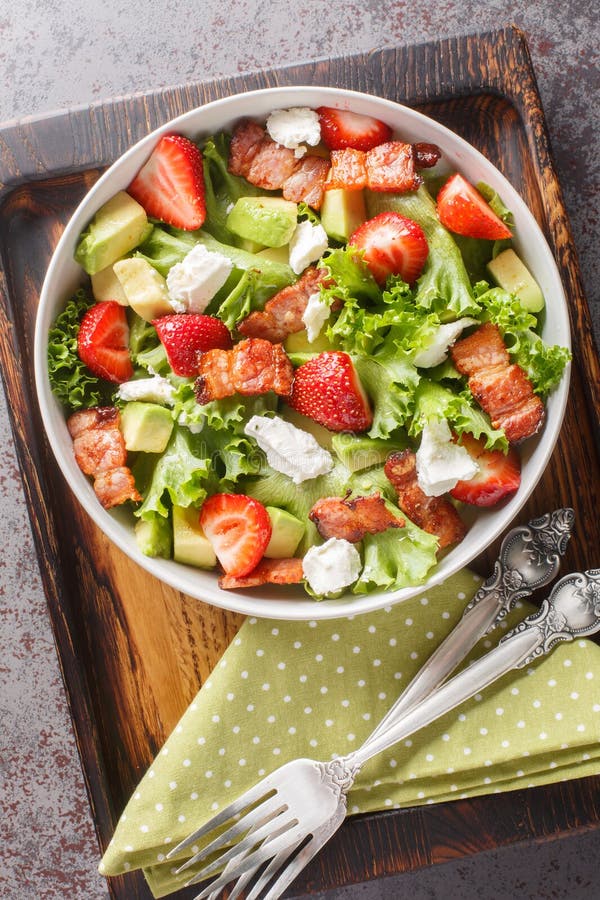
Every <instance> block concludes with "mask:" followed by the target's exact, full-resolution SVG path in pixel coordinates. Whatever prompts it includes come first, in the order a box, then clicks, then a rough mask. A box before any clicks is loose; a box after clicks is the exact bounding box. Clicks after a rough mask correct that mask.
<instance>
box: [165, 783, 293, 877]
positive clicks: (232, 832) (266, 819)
mask: <svg viewBox="0 0 600 900" xmlns="http://www.w3.org/2000/svg"><path fill="white" fill-rule="evenodd" d="M286 809H287V806H286V805H285V804H282V803H281V800H279V801H278V797H277V794H273V796H272V797H269V798H267V799H265V800H264V801H263V803H261V804H260V805H259V806H255V807H254V808H253V809H252V810H250V812H248V813H246V815H245V816H242V818H241V819H239V820H238V821H237V822H234V823H233V825H231V826H230V827H229V828H228V829H227V830H226V831H224V832H223V833H222V834H220V835H218V836H217V837H216V838H214V840H212V841H211V842H210V843H209V844H207V845H206V846H205V847H202V849H201V850H199V851H198V852H197V853H196V854H195V855H194V856H192V857H190V859H187V860H186V861H185V862H184V863H183V864H182V865H181V866H179V868H178V869H177V874H178V875H179V873H180V872H185V870H186V869H190V868H191V867H192V866H195V865H197V864H198V863H199V862H202V860H203V859H206V857H207V856H210V855H211V854H212V853H214V852H215V851H216V850H219V849H220V848H221V847H225V846H227V845H228V844H231V843H232V842H233V841H234V840H235V838H238V837H240V836H244V837H245V836H246V835H247V836H248V837H250V836H251V835H252V834H254V832H255V831H256V830H257V829H258V828H259V827H261V826H262V825H265V824H268V823H270V822H273V821H275V819H276V818H277V816H279V815H281V813H283V812H285V810H286ZM242 844H243V842H242V841H238V843H237V844H236V846H235V849H236V850H238V852H241V846H242Z"/></svg>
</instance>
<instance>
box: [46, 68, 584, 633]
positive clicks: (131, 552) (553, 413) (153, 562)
mask: <svg viewBox="0 0 600 900" xmlns="http://www.w3.org/2000/svg"><path fill="white" fill-rule="evenodd" d="M240 104H241V105H242V107H243V108H244V109H243V111H240V110H239V106H240ZM322 105H331V106H337V107H339V108H351V109H352V110H353V111H355V112H359V113H365V114H367V115H376V116H377V117H378V118H383V119H385V120H387V121H388V122H390V124H392V126H393V128H394V130H401V131H402V134H403V136H405V135H406V136H407V137H408V138H409V139H410V135H409V134H408V133H409V132H410V131H411V130H413V128H414V133H415V137H414V138H413V140H416V139H417V137H416V136H417V135H421V137H420V138H419V139H420V140H424V139H425V138H424V136H423V133H424V132H425V133H426V135H427V139H428V140H429V141H430V142H432V143H438V144H440V146H441V147H442V150H443V153H444V158H445V159H446V160H448V159H450V160H452V162H451V165H450V168H452V169H458V170H463V171H464V173H465V175H467V176H469V177H470V180H472V181H481V180H483V181H486V182H487V183H488V184H490V185H491V186H492V187H493V188H494V189H495V190H497V191H498V193H499V194H500V195H501V196H502V198H503V200H504V202H505V203H507V205H508V206H509V208H510V209H511V211H512V212H513V213H514V215H515V219H516V220H517V221H518V222H519V223H520V226H519V234H518V235H517V237H516V240H515V244H516V246H517V248H518V247H519V244H521V243H526V244H527V243H530V242H531V241H533V242H534V243H535V244H536V261H535V265H532V264H531V261H530V260H527V261H528V264H529V266H530V268H532V269H533V271H534V275H535V276H536V278H537V280H538V281H540V282H541V283H542V290H543V291H544V294H545V296H546V298H548V297H554V296H556V305H555V304H554V303H552V315H553V317H555V321H554V322H553V323H552V324H553V326H554V329H553V330H554V331H556V332H557V338H556V340H557V342H558V341H560V343H561V344H562V345H563V346H565V347H568V348H570V328H569V318H568V312H567V305H566V299H565V294H564V289H563V285H562V281H561V278H560V274H559V271H558V267H557V265H556V262H555V259H554V257H553V255H552V252H551V250H550V247H549V246H548V244H547V242H546V239H545V237H544V235H543V233H542V231H541V229H540V227H539V225H538V223H537V222H536V220H535V218H534V216H533V214H532V213H531V211H530V210H529V208H528V207H527V205H526V204H525V202H524V201H523V199H522V198H521V196H520V195H519V193H518V192H517V190H516V189H515V188H514V187H513V186H512V185H511V184H510V182H509V181H508V180H507V179H506V178H505V176H504V175H502V173H501V172H500V171H499V170H498V169H497V168H496V167H495V166H494V165H493V164H492V163H491V162H490V161H489V160H488V159H486V157H485V156H483V155H482V154H481V153H480V152H479V151H478V150H476V149H475V147H473V146H472V145H471V144H469V143H468V142H467V141H465V140H464V139H463V138H461V137H460V136H459V135H457V134H455V133H454V132H452V131H451V130H449V129H448V128H446V127H445V126H443V125H440V124H439V123H438V122H436V121H435V120H434V119H430V118H429V117H427V116H425V115H423V114H422V113H420V112H418V111H417V110H414V109H411V108H410V107H407V106H404V105H402V104H401V103H396V102H395V101H392V100H387V99H386V98H383V97H377V96H375V95H371V94H366V93H363V92H359V91H351V90H346V89H338V88H333V87H315V86H303V85H295V86H290V87H275V88H264V89H260V90H256V91H249V92H247V93H245V94H233V95H231V96H229V97H224V98H222V99H220V100H214V101H212V102H210V103H207V104H205V105H204V106H200V107H196V108H195V109H193V110H189V111H188V112H186V113H183V114H182V115H180V116H177V117H176V118H174V119H171V120H169V121H168V122H166V123H165V124H164V125H161V126H160V127H159V128H157V129H155V130H153V131H152V132H150V133H149V134H148V135H146V136H145V137H144V138H142V139H141V140H139V141H137V142H136V143H135V144H134V145H133V146H132V147H130V148H129V149H128V150H127V151H126V152H125V153H124V154H122V156H120V157H119V158H118V159H117V160H116V161H115V162H114V163H113V164H112V165H111V166H110V167H109V168H108V169H107V170H106V172H105V173H104V174H103V175H102V176H101V177H100V178H99V179H98V181H97V182H96V184H95V185H94V186H93V187H92V188H91V190H90V191H89V192H88V193H87V194H86V196H85V197H84V198H83V200H82V201H81V203H80V204H79V206H78V207H77V208H76V210H75V211H74V213H73V215H72V217H71V219H70V220H69V223H68V224H67V226H66V228H65V230H64V232H63V234H62V236H61V238H60V240H59V242H58V244H57V246H56V249H55V250H54V253H53V255H52V259H51V261H50V264H49V266H48V271H47V273H46V277H45V279H44V283H43V286H42V291H41V295H40V303H39V308H38V314H37V318H36V328H35V342H34V369H35V381H36V389H37V396H38V403H39V406H40V411H41V415H42V421H43V424H44V427H45V429H46V434H47V437H48V441H49V443H50V446H51V449H52V451H53V453H54V456H55V458H56V460H57V463H58V465H59V467H60V469H61V471H62V473H63V475H64V477H65V479H66V481H67V484H68V485H69V486H70V487H71V490H73V492H74V493H75V495H76V497H77V499H78V501H79V502H80V503H81V505H82V506H83V507H84V509H85V510H86V512H87V513H88V514H89V515H90V517H91V518H92V520H93V521H94V522H95V523H96V524H97V525H98V527H99V528H100V529H101V530H102V531H103V532H104V533H105V534H106V535H107V537H108V538H109V539H110V540H111V541H113V543H115V544H116V545H117V546H118V547H119V548H120V549H121V550H122V551H123V552H124V553H125V554H126V555H127V556H128V557H130V558H131V559H132V560H133V561H134V562H136V563H137V564H138V565H140V566H141V567H142V568H143V569H145V570H146V571H147V572H148V573H149V574H151V575H153V576H155V577H156V578H158V579H159V580H160V581H162V582H164V583H166V584H168V585H169V586H170V587H172V588H174V589H176V590H179V591H182V592H183V593H184V594H187V595H189V596H191V597H193V598H195V599H198V600H202V601H204V602H208V603H212V604H213V605H215V606H217V607H221V608H224V609H229V610H232V611H234V612H239V613H243V614H246V615H250V616H256V617H261V618H277V619H288V620H303V621H310V620H316V619H331V618H343V617H347V616H353V615H362V614H364V613H368V612H373V611H374V610H376V609H382V608H386V607H391V606H392V605H394V604H396V603H399V602H401V601H402V600H407V599H409V598H410V597H414V596H416V595H418V594H422V593H424V592H426V591H427V590H429V589H430V588H432V587H435V586H437V585H439V584H441V583H443V582H444V581H445V580H446V579H448V578H450V577H451V576H452V575H454V574H456V573H457V572H458V571H460V570H461V569H463V568H465V567H466V566H468V565H469V563H470V562H472V560H473V559H474V558H475V557H476V556H477V555H479V554H480V553H481V552H482V551H483V550H484V549H485V548H486V547H487V546H488V545H489V544H491V543H492V542H493V541H494V540H495V539H496V538H497V537H498V536H499V535H500V534H501V533H502V532H503V531H505V530H506V529H508V527H509V526H510V525H511V523H512V522H513V521H514V519H515V517H516V516H517V514H518V512H519V510H520V509H521V508H522V506H523V505H524V503H525V502H526V501H527V499H528V498H529V496H530V494H531V493H532V491H533V490H534V488H535V486H536V485H537V483H538V481H539V478H540V477H541V475H542V473H543V471H544V469H545V468H546V465H547V463H548V460H549V459H550V456H551V455H552V452H553V450H554V447H555V444H556V441H557V439H558V435H559V433H560V428H561V425H562V420H563V418H564V413H565V408H566V403H567V398H568V390H569V381H570V366H569V365H568V366H567V368H566V371H565V373H564V375H563V378H562V380H561V383H560V384H559V385H558V387H557V388H556V389H555V391H554V392H553V393H552V395H551V396H550V397H549V399H548V401H547V404H546V422H545V426H544V428H543V430H542V432H541V434H540V436H539V437H536V438H532V439H531V441H530V442H529V444H528V445H526V454H527V456H526V459H525V461H524V466H523V468H524V470H526V472H525V474H526V475H528V479H527V484H526V485H523V483H522V485H521V488H520V489H519V491H518V492H517V494H516V495H515V497H513V498H512V499H511V500H510V501H509V502H508V503H507V504H506V505H505V506H503V507H502V509H500V510H492V511H483V512H481V513H480V514H479V515H478V518H477V523H476V526H475V527H476V528H478V530H481V531H482V534H481V535H480V537H479V539H478V540H477V542H476V547H475V549H469V546H470V545H471V544H472V541H469V535H467V537H466V538H465V539H464V540H463V542H462V543H461V544H459V545H458V547H456V548H455V549H453V550H452V551H451V552H450V553H449V554H448V555H447V556H445V557H444V558H443V559H442V560H441V561H440V562H439V563H438V564H437V566H436V568H435V570H434V572H433V573H432V575H431V576H430V577H429V578H428V579H427V581H426V582H425V583H424V584H422V585H418V586H415V587H409V588H402V589H400V590H397V591H388V592H376V593H371V594H361V595H352V594H350V595H345V596H344V597H342V598H340V599H338V600H321V601H315V600H313V599H311V598H309V597H306V598H299V597H297V596H289V595H282V593H281V591H278V590H277V589H275V590H274V589H273V588H270V587H267V586H265V589H263V590H262V591H261V595H260V596H258V595H257V594H256V593H254V594H253V593H252V592H249V593H245V592H241V591H240V592H238V591H223V590H221V589H220V588H219V587H218V585H217V581H216V577H215V574H214V573H213V572H211V571H206V570H201V569H196V568H194V567H191V566H185V565H183V564H181V563H176V562H174V561H173V560H164V559H154V558H151V557H147V556H144V554H142V553H141V551H140V550H139V549H138V548H137V545H136V543H135V538H134V536H133V529H132V527H131V524H127V525H126V524H125V523H124V522H122V521H121V520H120V518H119V511H118V510H117V511H116V512H112V513H109V512H108V511H106V510H104V509H103V508H102V507H101V506H100V504H99V502H98V500H97V498H96V495H95V494H94V491H93V488H92V486H91V484H90V482H89V480H88V479H87V478H86V476H85V475H83V474H82V473H81V471H80V470H79V468H78V467H77V465H76V463H75V460H74V457H73V453H72V447H71V439H70V437H69V436H68V432H67V429H66V425H65V416H64V411H63V409H62V407H61V405H60V404H59V402H58V401H57V400H56V398H55V397H54V395H53V394H52V391H51V389H50V383H49V378H48V370H47V337H48V330H49V327H50V326H51V324H52V322H53V321H54V319H55V317H56V315H57V313H58V310H59V309H60V307H61V306H62V305H64V303H65V302H66V299H67V298H68V296H70V293H69V291H70V290H71V287H72V288H75V287H76V286H77V284H78V283H80V281H81V280H82V278H81V274H79V273H78V267H77V266H76V264H75V263H74V261H73V259H72V255H73V250H74V247H75V242H76V240H77V237H78V236H79V233H80V232H81V231H82V230H83V228H84V226H85V225H86V224H87V222H88V221H89V220H90V219H91V217H92V216H93V214H94V212H95V211H96V209H98V208H99V206H101V205H102V203H104V202H106V200H108V199H109V198H110V196H112V195H113V194H114V193H116V191H117V190H120V189H124V188H125V187H126V186H127V185H128V184H129V183H130V182H131V180H132V178H133V176H134V175H135V173H136V172H137V170H138V169H139V168H140V167H141V165H142V164H143V162H144V160H145V159H146V158H147V156H149V154H150V152H151V151H152V149H153V147H154V145H155V143H156V142H157V141H158V139H159V138H160V136H161V135H163V134H165V133H166V132H170V131H174V130H175V131H178V132H180V133H184V134H187V135H188V136H190V137H196V138H197V137H198V136H199V135H202V134H210V133H211V132H212V131H214V130H216V129H217V128H218V129H219V130H222V129H225V128H227V127H229V126H230V125H231V124H232V123H233V122H234V121H235V120H237V119H239V118H242V117H246V116H248V117H251V118H256V119H263V120H264V118H265V117H266V115H268V113H269V112H270V111H271V110H274V109H280V108H288V107H292V106H308V107H312V108H314V107H317V106H322ZM386 113H387V115H386ZM399 119H401V120H402V121H401V122H399V121H398V120H399ZM198 120H200V121H199V122H198ZM436 138H438V140H436ZM448 143H450V147H449V146H448ZM463 161H464V169H463ZM473 166H474V167H475V169H477V171H478V173H479V174H477V176H476V177H473ZM507 201H508V202H507ZM523 226H524V227H523ZM523 235H525V241H523V239H522V238H523ZM519 236H520V237H521V239H520V240H519ZM538 254H539V255H538ZM66 269H68V270H70V274H69V273H67V275H68V276H69V277H68V278H67V281H66V284H65V289H61V291H60V296H57V287H58V286H57V285H55V282H56V281H57V279H58V281H59V282H60V280H61V277H63V273H64V272H65V270H66ZM67 285H70V286H71V287H68V286H67ZM71 292H72V291H71ZM532 468H533V469H534V471H535V474H534V475H532V476H530V475H529V472H530V470H531V469H532ZM121 518H122V517H121Z"/></svg>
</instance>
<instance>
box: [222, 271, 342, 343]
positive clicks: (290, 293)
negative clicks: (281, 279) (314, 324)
mask: <svg viewBox="0 0 600 900" xmlns="http://www.w3.org/2000/svg"><path fill="white" fill-rule="evenodd" d="M325 279H326V273H325V272H324V271H323V269H316V268H315V267H314V266H311V267H310V268H309V269H307V270H306V271H305V272H304V274H303V275H302V277H301V278H299V279H298V281H296V282H295V284H290V285H288V287H284V288H283V290H281V291H278V292H277V293H276V294H275V295H274V296H273V297H271V299H270V300H268V301H267V303H266V304H265V308H264V309H263V310H261V311H260V312H253V313H250V315H249V316H246V318H245V319H244V320H243V321H242V322H240V324H239V325H238V326H237V330H238V331H239V332H241V334H243V335H245V336H246V337H252V338H264V339H265V340H267V341H271V342H272V343H273V344H279V343H281V342H282V341H284V340H285V339H286V337H287V336H288V334H295V333H296V332H297V331H302V329H303V328H304V322H303V321H302V315H303V313H304V310H305V309H306V304H307V303H308V298H309V297H310V296H311V294H314V293H316V292H317V291H318V290H319V286H320V285H321V284H322V283H323V282H324V281H325Z"/></svg>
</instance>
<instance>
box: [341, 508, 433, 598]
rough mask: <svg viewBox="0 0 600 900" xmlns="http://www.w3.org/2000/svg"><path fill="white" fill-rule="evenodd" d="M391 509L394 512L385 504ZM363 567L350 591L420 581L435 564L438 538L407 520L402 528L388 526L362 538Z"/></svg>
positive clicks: (390, 587)
mask: <svg viewBox="0 0 600 900" xmlns="http://www.w3.org/2000/svg"><path fill="white" fill-rule="evenodd" d="M387 505H388V508H389V509H390V511H391V512H396V510H394V509H393V507H392V506H391V504H387ZM362 545H363V561H364V562H363V569H362V572H361V574H360V577H359V579H358V581H357V582H356V583H355V584H354V585H353V587H352V593H353V594H368V593H370V592H371V591H389V590H399V589H400V588H403V587H411V586H413V585H416V584H423V582H424V581H425V580H426V578H427V576H428V574H429V572H430V571H431V569H432V568H433V566H435V564H436V562H437V560H436V552H437V549H438V539H437V537H435V536H434V535H432V534H427V532H425V531H423V530H422V529H421V528H419V527H418V526H417V525H414V524H413V523H412V522H411V521H410V520H409V519H405V526H404V528H388V529H387V530H386V531H381V532H379V534H366V535H365V536H364V538H363V542H362Z"/></svg>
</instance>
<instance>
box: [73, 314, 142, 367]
mask: <svg viewBox="0 0 600 900" xmlns="http://www.w3.org/2000/svg"><path fill="white" fill-rule="evenodd" d="M77 352H78V354H79V358H80V359H81V360H82V362H84V363H85V364H86V366H87V367H88V369H90V371H92V372H93V373H94V375H98V377H99V378H106V380H107V381H113V382H115V383H116V384H121V383H122V382H123V381H129V379H130V378H131V377H132V375H133V366H132V364H131V357H130V356H129V325H128V323H127V313H126V312H125V307H124V306H120V305H119V304H118V303H117V302H116V301H115V300H103V301H102V303H95V304H94V306H91V307H90V308H89V309H88V311H87V312H86V314H85V315H84V317H83V319H82V320H81V324H80V326H79V334H78V336H77Z"/></svg>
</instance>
